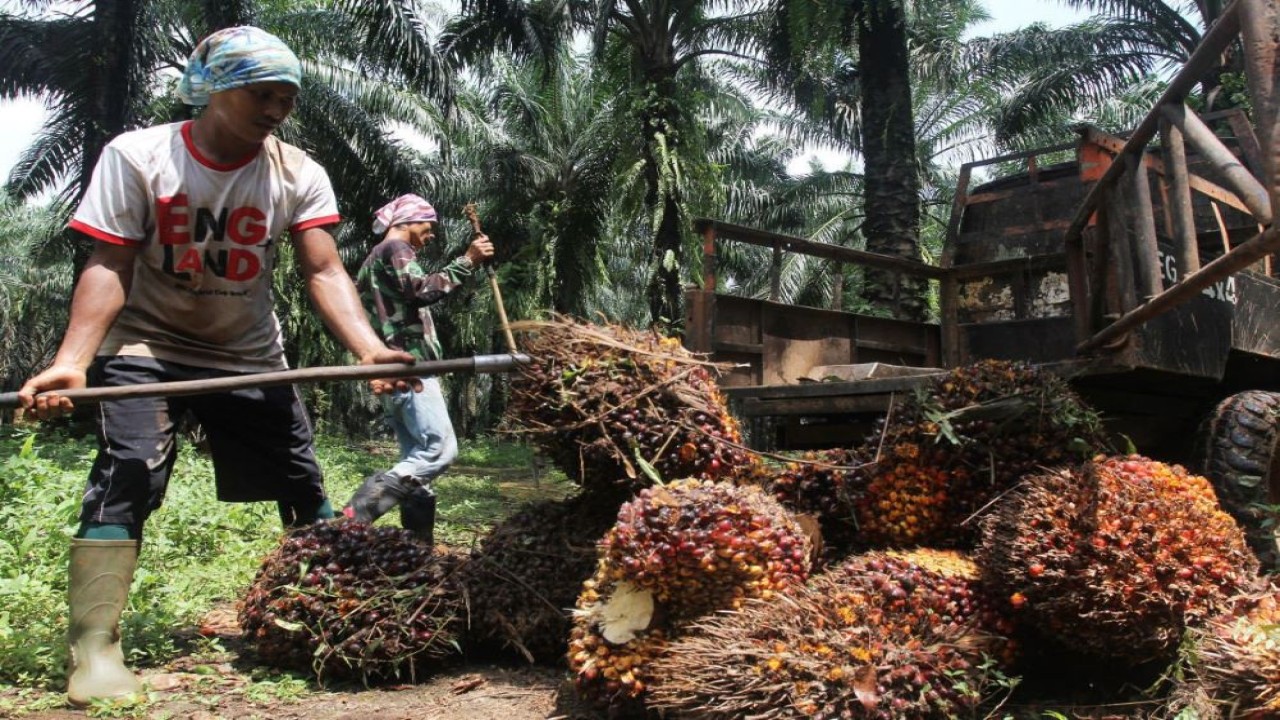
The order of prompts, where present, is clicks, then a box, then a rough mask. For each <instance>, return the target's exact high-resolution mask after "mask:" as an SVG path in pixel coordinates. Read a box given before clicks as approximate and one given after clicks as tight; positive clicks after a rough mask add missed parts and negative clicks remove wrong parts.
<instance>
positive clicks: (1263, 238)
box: [1076, 227, 1280, 354]
mask: <svg viewBox="0 0 1280 720" xmlns="http://www.w3.org/2000/svg"><path fill="white" fill-rule="evenodd" d="M1277 249H1280V231H1278V230H1277V229H1276V228H1274V227H1272V228H1267V230H1266V231H1265V232H1263V233H1261V234H1259V235H1255V236H1253V238H1251V239H1250V240H1249V241H1248V242H1245V243H1242V244H1240V245H1238V246H1237V247H1235V248H1234V249H1233V250H1232V251H1231V252H1229V253H1227V254H1226V255H1223V256H1221V257H1219V258H1217V259H1216V260H1214V261H1213V262H1211V263H1209V264H1208V265H1205V266H1204V267H1203V268H1200V271H1199V272H1197V273H1194V274H1193V275H1191V277H1188V278H1186V279H1184V280H1183V281H1182V282H1180V283H1178V284H1177V285H1174V286H1173V287H1171V288H1169V289H1168V290H1165V291H1164V292H1162V293H1160V294H1159V295H1157V296H1155V297H1153V298H1151V300H1149V301H1147V302H1146V303H1143V304H1142V305H1139V306H1138V307H1136V308H1134V309H1133V310H1131V311H1129V312H1127V313H1125V314H1124V316H1122V317H1121V318H1120V319H1119V320H1116V321H1115V322H1114V323H1112V324H1110V325H1108V326H1107V327H1105V328H1103V329H1102V331H1101V332H1099V333H1098V334H1097V335H1094V336H1093V337H1091V338H1089V339H1088V340H1086V341H1084V342H1082V343H1080V344H1079V345H1078V346H1076V351H1077V352H1079V353H1081V354H1085V353H1089V352H1092V351H1094V350H1097V349H1098V348H1100V347H1103V346H1104V345H1106V344H1108V343H1110V342H1111V341H1113V340H1116V339H1117V338H1119V337H1120V336H1122V335H1124V334H1125V333H1127V332H1129V331H1130V330H1133V329H1134V328H1136V327H1138V326H1139V325H1141V324H1142V323H1144V322H1146V321H1148V320H1150V319H1151V318H1153V317H1156V316H1157V315H1163V314H1164V313H1166V312H1168V311H1169V310H1172V309H1173V308H1174V307H1176V306H1177V305H1178V304H1180V303H1182V302H1184V301H1186V300H1189V299H1191V298H1193V297H1195V296H1196V295H1197V294H1198V293H1199V292H1200V291H1201V290H1204V289H1205V288H1207V287H1209V286H1210V285H1212V284H1214V283H1215V282H1217V281H1219V280H1221V279H1223V278H1225V277H1227V276H1229V275H1232V274H1234V273H1237V272H1239V271H1241V270H1243V269H1245V268H1247V267H1249V266H1250V265H1252V264H1253V263H1255V262H1257V261H1258V260H1261V259H1262V258H1264V257H1266V256H1267V255H1270V254H1271V253H1273V252H1275V251H1276V250H1277Z"/></svg>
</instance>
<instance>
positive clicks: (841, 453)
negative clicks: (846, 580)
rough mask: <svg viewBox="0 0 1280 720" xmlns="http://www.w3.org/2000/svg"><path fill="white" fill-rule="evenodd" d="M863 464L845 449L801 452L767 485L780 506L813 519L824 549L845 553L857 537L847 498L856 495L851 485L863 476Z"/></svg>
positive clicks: (851, 451) (856, 456)
mask: <svg viewBox="0 0 1280 720" xmlns="http://www.w3.org/2000/svg"><path fill="white" fill-rule="evenodd" d="M864 464H865V463H864V461H863V460H862V459H861V457H860V456H859V455H858V454H857V453H855V452H854V451H853V450H851V449H848V448H832V449H829V450H817V451H810V452H805V453H803V454H801V455H800V456H799V457H796V458H795V459H793V460H792V461H791V462H789V463H788V464H787V465H786V467H784V468H783V469H782V470H781V471H780V472H777V473H775V474H773V476H772V477H770V478H769V479H768V480H767V486H768V487H769V489H770V490H771V491H772V492H773V496H774V497H776V498H777V499H778V502H780V503H782V506H783V507H785V508H787V509H788V510H791V511H793V512H796V513H801V514H804V515H809V516H812V517H813V518H815V519H816V520H817V522H818V524H819V526H820V527H821V530H822V540H823V542H824V543H825V544H826V546H827V549H829V550H831V551H832V552H834V553H836V554H847V552H846V551H848V550H849V549H850V548H851V547H852V546H853V544H854V541H855V540H856V539H857V537H858V526H857V525H856V524H855V523H854V519H853V509H852V508H851V507H850V506H849V503H848V502H847V499H848V498H849V497H852V496H854V495H856V494H859V493H856V492H855V491H854V490H853V487H852V486H853V485H854V484H856V483H858V482H861V481H863V480H864V479H865V478H866V477H867V475H866V473H865V472H861V470H862V466H863V465H864Z"/></svg>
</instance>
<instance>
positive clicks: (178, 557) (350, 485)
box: [0, 427, 571, 714]
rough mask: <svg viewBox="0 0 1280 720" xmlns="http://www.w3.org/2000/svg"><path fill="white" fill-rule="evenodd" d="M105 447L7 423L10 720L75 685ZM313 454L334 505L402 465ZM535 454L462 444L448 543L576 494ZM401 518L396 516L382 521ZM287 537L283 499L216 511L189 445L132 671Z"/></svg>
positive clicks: (133, 599) (446, 503) (4, 701)
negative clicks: (86, 498)
mask: <svg viewBox="0 0 1280 720" xmlns="http://www.w3.org/2000/svg"><path fill="white" fill-rule="evenodd" d="M95 451H96V450H95V443H94V441H93V439H92V438H82V439H76V438H72V437H69V436H67V435H66V434H65V433H63V432H61V431H58V430H52V429H47V428H35V429H32V428H30V427H24V428H18V429H14V428H12V427H3V428H0V714H4V713H5V711H6V710H8V711H14V707H13V704H14V703H15V702H17V701H16V700H15V698H18V697H21V696H23V695H24V694H29V693H31V692H33V691H39V690H61V689H62V688H63V687H64V686H65V681H66V679H65V670H64V668H65V664H66V646H65V641H64V634H65V632H66V620H67V611H66V567H67V552H68V548H69V545H70V542H69V541H70V538H71V536H72V535H73V533H74V532H75V529H76V527H77V525H78V522H77V520H76V516H77V513H78V511H79V504H80V496H81V493H82V491H83V488H84V483H85V478H86V477H87V476H88V471H89V467H90V465H91V463H92V459H93V455H94V453H95ZM316 454H317V458H318V460H319V462H320V465H321V467H322V469H323V470H324V472H325V478H326V485H327V488H328V491H329V494H330V497H331V498H332V500H333V504H334V506H335V507H340V506H341V505H342V504H343V503H344V502H345V501H346V500H347V499H348V498H349V497H350V495H351V493H352V492H354V490H355V488H356V487H357V486H358V485H359V483H360V482H361V481H362V479H363V478H364V477H365V476H367V475H368V474H370V473H372V472H375V471H378V470H383V469H385V468H386V467H388V466H389V465H390V464H391V463H392V462H394V460H395V449H394V447H393V446H392V445H391V444H390V443H363V444H352V443H349V442H346V441H345V440H342V439H335V438H319V439H318V440H317V443H316ZM531 458H532V454H531V453H530V452H529V450H528V448H526V447H521V446H517V445H511V444H504V443H502V442H500V441H496V440H493V439H483V440H480V441H476V442H468V441H464V442H463V451H462V455H461V457H460V458H459V460H458V462H457V464H456V466H457V467H458V468H459V469H460V470H466V472H465V473H464V472H449V473H446V474H445V475H444V476H443V477H441V478H440V479H439V480H438V481H437V484H436V489H437V492H438V493H439V496H440V518H439V522H438V525H437V528H438V529H437V538H438V540H440V541H442V542H447V543H450V544H455V545H468V544H470V543H471V542H473V541H474V540H475V538H477V537H478V536H480V535H481V534H483V533H484V532H486V531H487V530H488V529H489V527H491V526H492V525H493V523H495V522H497V521H498V520H500V519H502V518H503V517H505V516H506V515H507V514H508V513H510V512H511V511H512V510H513V509H514V508H515V506H516V505H518V504H519V503H520V502H521V501H522V500H524V499H533V498H534V497H558V496H563V495H565V494H567V493H568V492H569V491H570V489H571V488H570V485H569V483H568V482H567V481H566V480H565V479H564V478H563V476H561V475H559V474H558V473H557V474H543V475H541V476H540V477H539V478H538V481H537V483H536V486H535V481H534V479H533V476H532V475H530V474H529V468H530V467H531V462H532V460H531ZM477 468H478V469H477ZM397 522H398V517H397V513H396V512H394V511H393V512H392V513H390V515H389V516H388V517H385V518H383V519H382V520H380V521H379V523H380V524H395V523H397ZM281 532H282V528H281V526H280V520H279V517H278V516H277V513H276V508H275V504H274V503H241V504H230V503H219V502H218V501H217V500H216V499H215V497H214V481H213V469H212V465H211V464H210V462H209V459H208V458H207V457H206V456H204V455H201V454H200V453H198V452H196V451H195V450H194V449H192V448H191V447H190V446H189V445H186V444H184V445H183V447H182V449H181V450H180V453H179V457H178V462H177V465H176V467H175V471H174V475H173V479H172V481H171V482H170V485H169V489H168V493H167V495H166V499H165V503H164V505H163V507H161V508H160V510H158V511H157V512H156V513H155V514H154V515H152V517H151V519H150V520H149V521H148V523H147V526H146V535H145V538H144V542H143V548H142V554H141V557H140V559H139V565H138V571H137V574H136V576H135V580H134V585H133V589H132V592H131V594H130V605H129V608H128V609H127V610H126V613H125V616H124V618H123V620H122V625H123V635H124V642H125V652H126V654H127V656H128V659H129V662H130V663H131V664H133V665H134V666H136V667H145V666H147V665H155V664H160V663H163V662H165V661H167V660H169V659H172V658H174V657H175V656H177V655H179V654H181V653H183V652H187V651H189V650H190V648H188V647H183V646H181V644H180V642H179V640H178V638H179V637H182V636H184V635H186V636H189V635H190V633H189V632H183V631H184V630H189V629H190V628H191V627H192V626H193V625H194V624H195V623H196V622H197V621H198V620H199V619H200V618H201V617H202V616H203V615H204V614H205V613H207V612H208V611H209V610H210V609H213V608H215V607H219V606H225V605H226V604H228V603H230V602H233V601H235V600H236V599H237V598H238V597H239V596H240V595H241V594H242V593H243V592H244V590H245V589H246V588H247V587H248V585H249V583H250V582H251V581H252V579H253V576H254V573H255V572H256V571H257V569H258V565H259V563H260V561H261V559H262V557H263V556H265V555H266V554H267V553H269V552H270V551H271V550H272V549H273V548H274V547H275V545H276V543H277V542H278V541H279V538H280V534H281ZM264 691H265V690H264ZM31 702H33V703H36V704H39V703H40V702H43V700H42V699H40V698H39V696H35V697H32V698H31ZM21 704H22V703H19V705H21ZM28 709H29V708H28Z"/></svg>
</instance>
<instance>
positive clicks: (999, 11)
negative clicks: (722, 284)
mask: <svg viewBox="0 0 1280 720" xmlns="http://www.w3.org/2000/svg"><path fill="white" fill-rule="evenodd" d="M9 4H10V3H9V2H0V5H9ZM983 4H984V5H985V6H986V8H987V12H988V13H989V14H990V15H991V17H992V19H991V20H989V21H987V22H985V23H983V24H982V25H979V26H976V27H975V28H974V31H973V32H974V34H975V35H991V34H995V33H999V32H1005V31H1008V30H1014V29H1016V28H1019V27H1023V26H1025V25H1030V24H1031V23H1033V22H1045V23H1048V24H1049V25H1050V26H1052V27H1059V26H1062V25H1067V24H1070V23H1071V22H1074V21H1076V20H1081V19H1083V18H1084V17H1085V15H1084V14H1083V13H1080V12H1078V11H1076V10H1072V9H1070V8H1068V7H1066V6H1065V4H1064V3H1062V2H1061V1H1060V0H985V2H984V3H983ZM44 116H45V110H44V106H43V104H42V103H41V102H40V101H38V100H35V99H29V100H17V101H5V102H0V179H3V178H6V177H8V175H9V170H10V169H11V168H12V167H13V164H14V163H15V162H17V160H18V156H19V155H20V154H21V153H22V150H23V149H24V148H26V147H27V145H28V144H30V142H31V140H32V138H33V137H34V136H35V133H36V132H37V131H38V130H39V129H40V124H41V123H42V122H43V121H44ZM822 159H823V162H824V164H826V163H827V158H822ZM832 162H833V163H835V162H838V161H836V160H834V159H833V160H832ZM806 163H807V159H806V158H799V159H797V161H796V162H795V163H794V165H796V166H798V167H803V166H804V165H805V164H806Z"/></svg>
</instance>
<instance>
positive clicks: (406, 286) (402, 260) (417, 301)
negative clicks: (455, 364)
mask: <svg viewBox="0 0 1280 720" xmlns="http://www.w3.org/2000/svg"><path fill="white" fill-rule="evenodd" d="M471 270H472V267H471V261H470V260H469V259H467V256H465V255H463V256H460V257H458V258H457V259H455V260H454V261H453V262H451V263H449V264H448V265H446V266H445V267H444V269H443V270H441V271H440V272H437V273H427V271H425V270H423V269H422V266H421V265H419V264H418V258H417V253H416V252H414V249H413V246H412V245H410V244H409V243H407V242H404V241H403V240H383V241H382V242H380V243H378V244H377V245H376V246H374V248H373V249H372V250H370V251H369V256H368V257H366V258H365V260H364V264H363V265H361V266H360V272H359V273H357V274H356V287H357V288H358V289H359V291H360V301H361V302H362V303H363V304H364V309H365V312H367V313H368V314H369V323H370V324H371V325H373V329H374V330H376V331H377V333H378V335H379V336H381V337H382V341H383V342H385V343H386V344H387V346H388V347H391V348H394V349H396V350H405V351H407V352H409V353H411V354H412V355H413V356H414V357H416V358H418V359H419V360H438V359H440V357H441V355H442V350H441V347H440V338H439V337H437V336H436V328H435V323H434V322H433V321H432V319H431V310H430V309H428V307H429V306H430V305H431V304H433V303H435V302H437V301H439V300H440V299H441V298H443V297H444V296H445V295H448V294H449V293H450V292H452V291H453V289H454V288H456V287H458V286H459V285H461V284H462V281H463V280H465V279H466V278H467V277H469V276H470V275H471Z"/></svg>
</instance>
